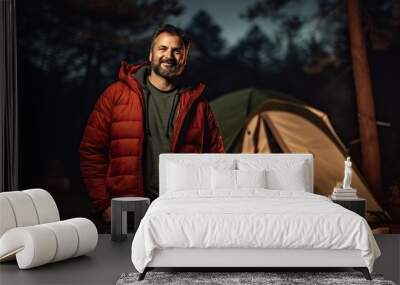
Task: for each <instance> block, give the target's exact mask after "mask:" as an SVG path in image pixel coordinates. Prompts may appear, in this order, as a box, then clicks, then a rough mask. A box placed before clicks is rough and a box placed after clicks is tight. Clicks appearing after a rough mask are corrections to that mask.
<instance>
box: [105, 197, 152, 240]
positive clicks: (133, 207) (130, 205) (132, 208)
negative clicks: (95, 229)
mask: <svg viewBox="0 0 400 285" xmlns="http://www.w3.org/2000/svg"><path fill="white" fill-rule="evenodd" d="M149 205H150V199H149V198H144V197H121V198H113V199H112V200H111V240H112V241H124V240H125V239H126V237H127V233H128V228H127V212H134V219H135V222H134V229H133V230H134V233H135V232H136V230H137V229H138V227H139V224H140V221H141V220H142V218H143V217H144V215H145V213H146V211H147V208H148V207H149Z"/></svg>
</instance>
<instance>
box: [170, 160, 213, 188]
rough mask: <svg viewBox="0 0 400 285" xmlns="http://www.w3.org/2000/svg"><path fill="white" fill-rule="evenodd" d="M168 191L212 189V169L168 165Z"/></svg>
mask: <svg viewBox="0 0 400 285" xmlns="http://www.w3.org/2000/svg"><path fill="white" fill-rule="evenodd" d="M167 184H168V185H167V189H168V191H185V190H193V189H210V187H211V179H210V167H206V166H196V165H183V164H177V163H174V162H172V161H171V162H169V163H168V179H167Z"/></svg>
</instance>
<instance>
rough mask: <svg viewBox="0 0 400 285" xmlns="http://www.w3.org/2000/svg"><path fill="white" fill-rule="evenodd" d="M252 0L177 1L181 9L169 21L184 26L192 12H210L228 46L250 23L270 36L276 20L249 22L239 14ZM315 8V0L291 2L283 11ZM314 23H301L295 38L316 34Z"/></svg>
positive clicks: (295, 12) (275, 29)
mask: <svg viewBox="0 0 400 285" xmlns="http://www.w3.org/2000/svg"><path fill="white" fill-rule="evenodd" d="M256 2H257V0H246V1H243V0H219V1H215V0H201V1H198V0H183V1H182V2H181V3H182V4H183V5H184V7H185V10H184V11H183V13H182V14H181V15H180V16H179V17H175V18H171V19H169V22H170V23H171V24H175V25H177V26H180V27H182V28H185V27H186V26H187V25H188V24H189V22H190V20H191V19H192V17H193V15H195V14H196V13H197V12H198V11H199V10H205V11H206V12H207V13H209V14H210V15H211V17H212V19H213V21H214V22H215V23H216V24H217V25H219V26H220V27H221V29H222V37H223V38H224V39H225V40H226V43H227V45H228V47H229V46H231V45H234V44H235V43H236V42H237V41H238V40H239V39H240V38H242V37H243V36H244V35H245V34H246V32H247V31H248V30H249V29H250V27H251V26H252V25H253V24H257V25H258V26H259V27H260V28H261V29H262V30H263V31H264V32H265V33H266V34H267V35H269V36H271V37H274V36H275V35H276V33H277V32H279V24H280V23H279V22H272V21H271V20H265V19H258V20H255V21H253V22H250V21H248V20H247V19H243V18H241V17H240V15H241V14H242V13H243V12H244V11H246V9H247V8H248V7H250V6H252V5H253V4H254V3H256ZM315 9H316V1H315V0H305V1H299V2H296V1H294V2H292V3H291V4H289V5H287V7H286V11H288V12H289V13H290V14H292V15H296V16H299V17H306V16H308V15H310V14H311V13H313V12H314V11H315ZM315 24H316V23H315V22H311V23H309V25H307V26H305V27H304V28H303V30H302V31H301V33H300V34H299V40H306V39H308V38H309V37H310V36H312V35H314V36H316V37H318V31H317V30H316V29H315V28H316V26H315Z"/></svg>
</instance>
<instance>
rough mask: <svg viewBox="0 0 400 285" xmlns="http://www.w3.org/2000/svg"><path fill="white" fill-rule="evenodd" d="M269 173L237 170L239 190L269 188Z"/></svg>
mask: <svg viewBox="0 0 400 285" xmlns="http://www.w3.org/2000/svg"><path fill="white" fill-rule="evenodd" d="M266 174H267V171H266V170H265V169H263V170H236V182H237V188H267V175H266Z"/></svg>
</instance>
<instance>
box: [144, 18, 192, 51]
mask: <svg viewBox="0 0 400 285" xmlns="http://www.w3.org/2000/svg"><path fill="white" fill-rule="evenodd" d="M162 33H168V34H170V35H174V36H178V37H179V38H180V39H181V41H182V42H183V45H184V46H185V49H186V50H187V48H188V47H189V43H190V40H189V37H188V36H187V34H186V33H185V31H184V30H182V29H180V28H178V27H175V26H173V25H169V24H166V25H163V26H161V27H159V28H158V29H157V30H156V31H155V32H154V34H153V36H152V37H151V46H150V50H153V46H154V41H155V40H156V38H157V37H158V36H159V35H160V34H162Z"/></svg>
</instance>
